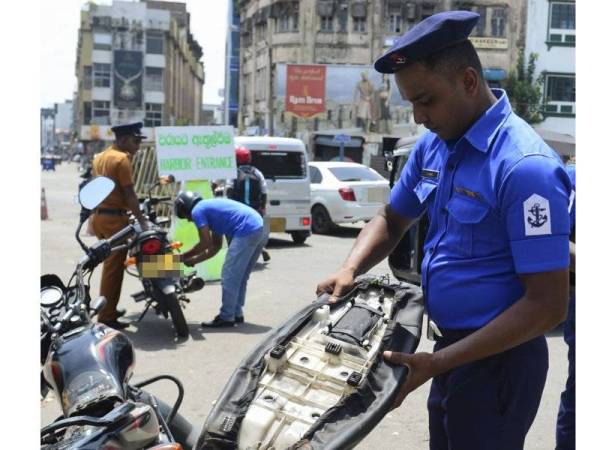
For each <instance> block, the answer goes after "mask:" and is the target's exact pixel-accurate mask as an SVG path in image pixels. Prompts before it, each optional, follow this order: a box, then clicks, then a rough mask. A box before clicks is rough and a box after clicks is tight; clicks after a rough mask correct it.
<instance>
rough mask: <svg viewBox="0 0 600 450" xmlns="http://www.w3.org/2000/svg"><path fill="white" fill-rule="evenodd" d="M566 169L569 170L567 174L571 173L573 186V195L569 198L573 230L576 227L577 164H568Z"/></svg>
mask: <svg viewBox="0 0 600 450" xmlns="http://www.w3.org/2000/svg"><path fill="white" fill-rule="evenodd" d="M565 170H566V171H567V175H569V180H571V186H572V187H573V190H572V191H571V197H570V198H569V219H570V220H571V231H573V230H574V229H575V203H576V202H577V199H576V198H575V164H567V166H566V167H565Z"/></svg>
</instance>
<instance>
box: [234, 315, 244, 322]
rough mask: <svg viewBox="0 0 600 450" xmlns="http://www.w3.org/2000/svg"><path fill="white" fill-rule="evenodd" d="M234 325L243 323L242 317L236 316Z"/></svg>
mask: <svg viewBox="0 0 600 450" xmlns="http://www.w3.org/2000/svg"><path fill="white" fill-rule="evenodd" d="M235 323H244V316H237V317H236V318H235Z"/></svg>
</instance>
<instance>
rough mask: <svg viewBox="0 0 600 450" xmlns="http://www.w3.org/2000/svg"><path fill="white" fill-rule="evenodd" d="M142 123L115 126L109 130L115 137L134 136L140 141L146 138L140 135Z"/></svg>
mask: <svg viewBox="0 0 600 450" xmlns="http://www.w3.org/2000/svg"><path fill="white" fill-rule="evenodd" d="M143 126H144V124H143V123H142V122H134V123H125V124H123V125H115V126H114V127H112V128H111V130H112V131H113V133H115V136H116V137H121V136H135V137H139V138H142V139H146V136H144V135H142V127H143Z"/></svg>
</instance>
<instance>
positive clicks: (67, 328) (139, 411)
mask: <svg viewBox="0 0 600 450" xmlns="http://www.w3.org/2000/svg"><path fill="white" fill-rule="evenodd" d="M113 187H114V183H113V182H112V181H111V180H109V179H107V178H103V177H99V178H97V179H94V180H92V181H91V182H90V183H88V184H87V185H86V186H85V187H84V188H83V189H82V190H81V191H80V203H81V204H82V206H83V207H84V208H83V209H82V213H81V216H80V223H79V226H78V228H77V232H76V239H77V241H78V242H79V243H80V245H81V246H82V248H83V249H84V251H85V253H86V254H85V256H83V257H82V258H81V259H80V261H79V263H78V264H77V268H76V270H75V272H74V273H73V276H72V277H71V279H70V280H69V283H68V284H67V285H66V286H65V285H64V283H63V282H62V281H61V279H60V278H59V277H58V276H57V275H54V274H47V275H43V276H42V278H41V296H40V299H41V364H42V388H43V390H44V389H47V388H48V386H49V387H50V388H51V389H52V390H53V391H54V392H55V395H56V398H57V399H58V401H59V403H60V405H61V407H62V411H63V415H62V416H61V417H59V418H58V419H57V420H56V421H55V422H53V423H52V424H50V425H47V426H46V427H44V428H42V430H41V448H42V449H45V450H50V449H67V448H68V449H80V450H83V449H108V448H110V449H115V450H129V449H155V450H159V449H163V450H168V449H171V450H173V449H177V448H185V449H190V448H191V447H192V445H193V440H194V439H195V438H194V435H195V434H197V432H196V431H194V428H193V427H192V426H191V425H190V424H189V423H188V422H187V421H186V420H185V419H184V418H182V417H181V416H180V415H179V414H177V411H178V409H179V406H180V405H181V401H182V399H183V387H182V385H181V383H180V382H179V380H177V379H176V378H175V377H172V376H168V375H161V376H157V377H154V378H152V379H149V380H146V381H143V382H141V383H137V384H130V382H129V381H130V379H131V376H132V374H133V368H134V365H135V355H134V350H133V346H132V344H131V341H130V340H129V339H128V338H127V337H126V336H125V335H124V334H123V333H121V332H119V331H116V330H113V329H112V328H109V327H107V326H106V325H103V324H94V323H92V322H91V318H92V317H93V316H94V315H95V314H96V313H97V312H98V311H99V310H101V309H102V308H103V307H104V305H105V304H106V299H105V298H104V297H100V298H98V299H96V300H95V301H93V302H92V301H90V295H89V279H90V277H91V274H92V272H93V270H94V268H95V267H97V266H98V265H99V264H100V263H101V262H102V261H104V260H105V259H106V258H107V257H108V256H109V255H110V254H111V252H112V251H116V250H121V249H123V248H125V247H126V246H127V245H128V244H121V243H120V242H122V240H123V239H124V238H126V237H128V236H130V235H131V234H133V233H134V230H133V227H132V226H131V225H129V226H127V227H126V228H124V229H123V230H121V231H120V232H118V233H117V234H115V235H114V236H113V237H111V238H110V239H107V240H100V241H98V242H97V243H95V244H94V245H93V246H91V247H89V248H88V247H86V246H85V244H83V242H81V240H80V238H79V232H80V230H81V225H82V224H83V222H84V221H85V220H86V219H87V217H88V216H89V214H90V210H91V209H93V208H94V207H96V206H97V205H98V204H99V203H100V202H101V201H102V200H103V199H104V198H105V197H106V196H107V195H108V194H109V193H110V191H111V190H112V188H113ZM86 276H87V282H86V280H85V278H86ZM73 282H74V283H73ZM159 380H170V381H172V382H173V383H175V385H176V386H177V389H178V396H177V400H176V401H175V403H174V406H173V407H172V408H171V407H169V406H168V405H167V404H165V403H163V402H161V401H160V400H159V399H157V398H155V397H154V396H153V395H151V394H149V393H148V392H145V391H144V390H142V388H143V387H144V386H147V385H149V384H151V383H154V382H156V381H159ZM177 442H178V443H179V444H181V445H182V446H183V447H181V446H179V445H178V444H177Z"/></svg>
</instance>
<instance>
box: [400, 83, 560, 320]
mask: <svg viewBox="0 0 600 450" xmlns="http://www.w3.org/2000/svg"><path fill="white" fill-rule="evenodd" d="M492 91H493V92H494V95H495V96H496V98H498V101H497V102H496V103H495V104H494V105H493V106H491V107H490V109H489V110H488V111H486V112H485V114H483V115H482V117H480V118H479V120H478V121H477V122H476V123H475V124H474V125H473V126H472V127H471V128H470V129H469V130H468V131H467V132H466V133H465V135H464V136H463V137H462V138H460V139H459V140H458V141H456V142H453V143H452V145H451V146H450V147H449V146H448V143H446V142H444V141H443V140H441V139H440V138H439V137H438V136H437V135H436V134H434V133H431V132H429V133H427V134H425V135H424V136H423V137H422V138H421V139H419V141H418V142H417V143H416V144H415V149H414V150H413V152H412V153H411V155H410V158H409V161H408V163H407V165H406V167H405V168H404V170H403V172H402V176H401V178H400V181H399V182H398V183H397V184H396V185H395V186H394V188H393V189H392V193H391V199H390V205H391V207H392V209H393V210H394V211H395V212H396V213H398V214H400V215H402V216H405V217H411V218H416V217H419V216H420V215H421V214H423V213H424V212H425V211H427V212H428V215H429V221H430V225H429V230H428V233H427V237H426V238H425V245H424V254H425V256H424V258H423V264H422V266H421V270H422V273H421V276H422V285H423V289H424V293H425V299H426V304H427V309H428V313H429V315H430V317H431V318H432V319H433V320H434V321H435V322H436V323H437V325H438V326H440V327H442V328H449V329H465V328H480V327H482V326H484V325H485V324H487V323H488V322H490V321H491V320H492V319H494V318H495V317H496V316H498V315H499V314H500V313H502V312H503V311H504V310H506V309H507V308H509V307H510V306H511V305H512V304H513V303H515V302H516V301H517V300H519V299H520V298H521V297H522V296H523V294H524V288H523V284H522V283H521V281H520V279H519V277H518V274H527V273H535V272H548V271H553V270H558V269H564V268H566V267H568V266H569V242H568V240H569V228H570V226H569V212H568V206H569V196H570V194H571V182H570V181H569V177H568V176H567V173H566V172H565V169H564V166H563V164H562V161H561V160H560V159H559V157H558V155H556V153H555V152H554V151H553V150H552V149H551V148H550V147H548V146H547V145H546V144H545V143H544V141H543V140H542V139H541V138H540V137H539V136H538V134H537V133H536V132H535V131H534V130H533V129H532V128H531V127H530V126H529V125H528V124H527V123H526V122H525V121H523V120H522V119H521V118H520V117H518V116H517V115H516V114H514V113H513V112H512V110H511V107H510V103H509V102H508V99H507V97H506V94H505V93H504V91H502V90H500V89H494V90H492Z"/></svg>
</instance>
